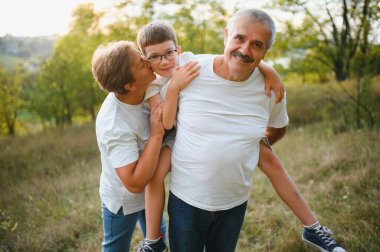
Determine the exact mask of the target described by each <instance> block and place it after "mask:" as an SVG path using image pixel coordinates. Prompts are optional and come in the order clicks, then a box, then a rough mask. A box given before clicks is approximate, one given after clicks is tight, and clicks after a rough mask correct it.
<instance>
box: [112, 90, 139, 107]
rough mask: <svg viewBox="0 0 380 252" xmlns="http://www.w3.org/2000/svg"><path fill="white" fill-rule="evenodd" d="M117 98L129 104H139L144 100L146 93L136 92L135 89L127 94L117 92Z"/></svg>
mask: <svg viewBox="0 0 380 252" xmlns="http://www.w3.org/2000/svg"><path fill="white" fill-rule="evenodd" d="M115 96H116V98H117V99H118V100H119V101H121V102H123V103H126V104H129V105H138V104H140V103H142V102H143V101H144V94H142V95H141V94H136V92H134V91H129V92H128V93H126V94H117V93H115Z"/></svg>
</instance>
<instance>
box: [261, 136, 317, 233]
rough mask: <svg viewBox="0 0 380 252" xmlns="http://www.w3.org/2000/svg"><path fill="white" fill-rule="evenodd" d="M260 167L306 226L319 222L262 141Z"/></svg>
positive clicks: (282, 167)
mask: <svg viewBox="0 0 380 252" xmlns="http://www.w3.org/2000/svg"><path fill="white" fill-rule="evenodd" d="M259 168H260V169H261V171H262V172H264V173H265V175H267V177H268V178H269V180H270V182H271V183H272V186H273V188H274V189H275V190H276V192H277V194H278V195H279V196H280V198H281V199H282V201H284V202H285V203H286V204H287V205H288V207H289V208H290V209H291V210H292V211H293V213H294V214H295V215H296V216H297V218H298V219H299V220H300V221H301V222H302V224H303V225H304V226H310V225H313V224H315V223H316V222H317V219H316V218H315V217H314V215H313V213H312V212H311V210H310V208H309V206H308V205H307V204H306V202H305V200H304V199H303V197H302V195H301V194H300V192H299V191H298V189H297V187H296V185H295V184H294V183H293V181H292V179H291V178H290V176H289V175H288V173H287V172H286V170H285V168H284V166H283V165H282V164H281V162H280V160H279V159H278V158H277V157H276V155H275V154H274V153H273V152H272V151H271V150H270V149H269V147H268V146H266V145H265V144H263V143H262V142H260V156H259Z"/></svg>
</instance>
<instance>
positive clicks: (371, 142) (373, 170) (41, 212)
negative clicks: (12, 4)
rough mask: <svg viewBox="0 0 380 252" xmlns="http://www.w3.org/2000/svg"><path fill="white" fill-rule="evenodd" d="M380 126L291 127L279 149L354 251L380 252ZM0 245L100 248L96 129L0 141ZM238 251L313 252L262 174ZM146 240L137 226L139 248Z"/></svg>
mask: <svg viewBox="0 0 380 252" xmlns="http://www.w3.org/2000/svg"><path fill="white" fill-rule="evenodd" d="M379 133H380V132H379V130H377V129H376V130H356V131H347V132H344V133H339V134H335V133H334V132H333V131H332V130H331V129H330V126H329V125H325V124H316V125H313V126H308V127H304V128H292V127H290V130H289V132H288V133H287V135H286V136H285V137H284V139H283V140H281V141H280V142H279V143H278V144H277V145H276V146H275V147H274V150H275V152H276V153H277V155H278V156H279V157H280V159H281V160H282V161H283V163H284V165H285V166H286V167H287V169H288V171H289V173H290V175H291V176H292V177H293V179H294V180H295V181H296V184H297V185H298V187H299V189H300V191H301V192H302V194H303V195H304V197H305V198H306V200H307V202H308V203H309V204H310V206H311V208H312V209H313V211H314V212H315V214H316V215H317V217H318V219H319V220H320V222H321V223H322V224H324V225H327V226H328V227H330V228H331V229H333V230H334V231H335V234H334V236H335V237H336V238H337V240H338V241H340V242H341V243H342V244H344V246H345V247H346V248H347V249H348V250H349V251H374V252H375V251H380V240H379V239H380V238H379V237H380V230H379V229H380V221H379V220H380V211H379V210H378V206H379V203H380V195H379V190H378V185H379V182H380V156H379V153H380V144H379V142H378V140H377V139H378V136H379ZM0 148H1V150H2V151H1V154H0V165H1V173H0V189H1V192H2V193H1V197H0V209H1V211H0V251H99V250H100V244H101V240H102V224H101V212H100V201H99V196H98V184H99V175H100V161H99V157H98V150H97V146H96V142H95V135H94V128H93V127H92V126H86V127H83V128H71V129H68V130H66V131H50V132H47V133H44V134H43V133H39V134H35V135H31V136H22V137H14V138H2V139H1V140H0ZM253 183H254V185H253V188H252V196H251V198H250V200H249V205H248V210H247V213H246V219H245V222H244V226H243V230H242V232H241V235H240V239H239V244H238V249H237V251H243V252H244V251H258V252H259V251H289V252H290V251H315V250H313V249H311V248H310V247H309V246H307V245H305V244H304V243H303V242H302V241H301V238H300V232H301V224H300V223H299V222H298V220H297V219H296V217H295V216H294V215H293V214H292V213H291V212H290V211H289V210H288V208H287V207H286V206H285V204H283V203H282V202H281V201H280V200H279V197H278V196H277V195H276V193H275V192H274V190H273V188H272V187H271V185H270V183H269V181H268V179H267V178H266V177H265V176H264V175H263V174H262V173H261V172H260V171H259V170H257V171H256V172H255V175H254V178H253ZM140 239H141V234H140V232H138V231H137V232H135V236H134V239H133V241H132V246H135V245H137V243H138V241H139V240H140Z"/></svg>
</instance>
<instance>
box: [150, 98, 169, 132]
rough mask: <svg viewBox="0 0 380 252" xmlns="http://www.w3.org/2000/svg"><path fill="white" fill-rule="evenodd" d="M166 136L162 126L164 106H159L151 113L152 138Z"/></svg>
mask: <svg viewBox="0 0 380 252" xmlns="http://www.w3.org/2000/svg"><path fill="white" fill-rule="evenodd" d="M164 134H165V129H164V126H163V125H162V104H158V105H157V106H156V107H154V108H153V109H152V110H151V111H150V136H151V137H153V136H160V137H162V136H163V135H164Z"/></svg>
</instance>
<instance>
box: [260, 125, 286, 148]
mask: <svg viewBox="0 0 380 252" xmlns="http://www.w3.org/2000/svg"><path fill="white" fill-rule="evenodd" d="M287 128H288V126H285V127H282V128H273V127H267V128H266V130H265V133H264V135H265V137H266V138H268V140H269V143H270V144H271V145H273V144H274V143H275V142H277V141H278V140H280V139H281V138H282V137H283V136H284V135H285V132H286V129H287Z"/></svg>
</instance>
